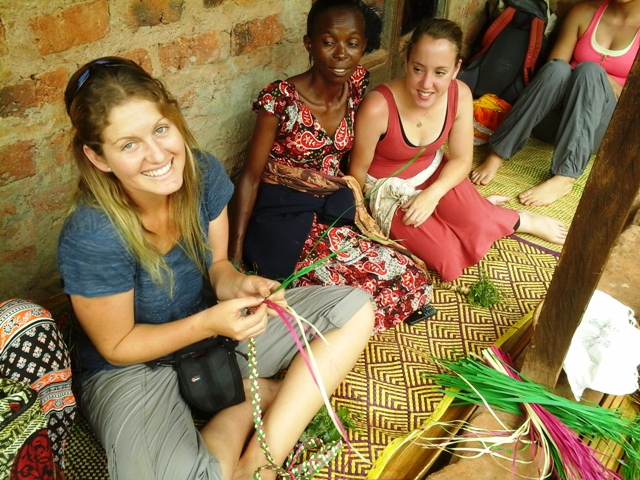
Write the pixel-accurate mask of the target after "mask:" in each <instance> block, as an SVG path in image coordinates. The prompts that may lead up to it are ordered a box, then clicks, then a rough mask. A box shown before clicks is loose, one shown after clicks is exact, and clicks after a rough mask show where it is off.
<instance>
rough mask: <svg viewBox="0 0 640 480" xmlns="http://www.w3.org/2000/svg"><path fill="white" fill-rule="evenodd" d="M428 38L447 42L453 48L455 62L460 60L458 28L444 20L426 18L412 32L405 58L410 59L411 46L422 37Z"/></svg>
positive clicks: (460, 33) (459, 34) (455, 24)
mask: <svg viewBox="0 0 640 480" xmlns="http://www.w3.org/2000/svg"><path fill="white" fill-rule="evenodd" d="M427 35H428V36H430V37H432V38H435V39H436V40H441V39H443V40H448V41H449V42H451V44H452V45H453V47H454V50H455V53H456V62H457V61H458V60H460V59H462V48H463V47H462V37H463V35H462V30H461V29H460V26H459V25H458V24H457V23H456V22H453V21H451V20H447V19H446V18H426V19H424V20H422V21H421V22H420V23H419V24H418V26H417V27H416V28H415V30H414V31H413V34H412V35H411V39H410V40H409V43H408V44H407V55H406V58H407V60H409V59H410V58H411V50H412V48H413V46H414V45H415V44H416V43H418V41H419V40H420V39H421V38H422V37H424V36H427Z"/></svg>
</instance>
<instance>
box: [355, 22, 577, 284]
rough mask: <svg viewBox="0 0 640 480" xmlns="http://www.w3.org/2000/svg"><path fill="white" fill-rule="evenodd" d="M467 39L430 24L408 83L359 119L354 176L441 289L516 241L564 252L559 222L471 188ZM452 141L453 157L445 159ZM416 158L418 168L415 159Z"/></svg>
mask: <svg viewBox="0 0 640 480" xmlns="http://www.w3.org/2000/svg"><path fill="white" fill-rule="evenodd" d="M461 45H462V31H461V30H460V27H459V26H458V25H457V24H455V23H454V22H452V21H450V20H445V19H433V18H432V19H427V20H425V21H423V22H422V23H421V24H420V25H419V26H418V27H417V28H416V30H415V31H414V33H413V36H412V38H411V40H410V42H409V45H408V48H407V57H406V76H405V77H404V78H398V79H395V80H392V81H390V82H388V83H386V84H384V85H381V86H379V87H378V88H376V89H375V90H374V91H372V92H371V93H370V94H368V95H367V96H366V97H365V99H364V101H363V102H362V104H361V106H360V109H359V110H358V112H357V113H356V124H355V144H354V147H353V150H352V152H351V163H350V167H349V173H350V174H351V175H353V176H354V177H355V178H356V179H357V180H358V182H359V183H360V185H362V186H363V188H364V189H365V193H369V199H370V201H369V204H370V207H371V210H372V213H373V216H374V218H376V220H377V221H378V223H379V224H380V226H381V228H382V230H383V232H385V233H388V234H389V236H390V237H391V238H394V239H398V240H401V242H402V244H403V245H404V246H405V247H407V248H408V249H409V250H410V251H411V252H412V253H414V254H415V255H417V256H418V257H420V258H422V260H424V262H425V263H426V264H427V266H428V267H429V268H430V269H433V270H436V271H437V272H439V273H440V275H441V277H442V280H443V281H450V280H453V279H455V278H457V277H458V276H459V275H460V274H461V273H462V270H463V269H464V268H466V267H468V266H471V265H474V264H475V263H477V262H478V261H479V260H480V259H481V258H482V257H483V256H484V255H485V253H486V252H487V250H488V249H489V247H490V246H491V244H492V243H493V242H494V241H495V240H497V239H499V238H502V237H504V236H506V235H510V234H512V233H513V232H514V231H518V232H523V233H530V234H533V235H536V236H539V237H541V238H544V239H545V240H548V241H551V242H555V243H560V244H561V243H564V239H565V236H566V228H565V227H564V225H562V224H561V223H560V222H558V221H556V220H554V219H552V218H550V217H545V216H542V215H537V214H534V213H532V212H527V211H523V212H516V211H515V210H509V209H506V208H502V207H500V206H497V205H496V203H504V202H505V201H507V200H508V199H507V198H506V197H498V196H493V197H489V198H488V199H485V198H484V197H482V196H481V195H480V194H479V193H478V191H477V190H476V188H475V187H474V186H473V185H472V184H471V182H470V181H469V180H468V178H467V176H468V175H469V171H470V169H471V161H472V155H473V108H472V103H473V99H472V96H471V91H470V90H469V88H468V87H467V86H466V85H465V84H464V83H462V82H460V81H458V80H456V78H455V77H456V75H457V74H458V71H459V69H460V63H461V60H460V51H461ZM446 141H448V145H449V154H448V155H445V154H444V153H443V150H442V146H443V144H444V143H445V142H446ZM416 156H417V158H416V159H415V160H414V161H412V159H413V158H414V157H416Z"/></svg>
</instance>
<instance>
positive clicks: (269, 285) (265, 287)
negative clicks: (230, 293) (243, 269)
mask: <svg viewBox="0 0 640 480" xmlns="http://www.w3.org/2000/svg"><path fill="white" fill-rule="evenodd" d="M278 287H280V283H278V282H276V281H275V280H269V279H268V278H264V277H259V276H257V275H247V276H245V278H244V279H243V280H242V282H241V284H240V287H239V288H238V297H246V296H256V295H259V296H261V297H262V298H268V299H269V300H271V301H272V302H274V303H277V304H278V305H280V306H281V307H282V308H286V307H287V300H286V299H285V298H284V288H281V289H280V290H278ZM276 290H277V291H276ZM267 312H268V313H269V315H270V316H272V317H275V316H277V313H276V312H275V311H274V310H272V309H271V308H267Z"/></svg>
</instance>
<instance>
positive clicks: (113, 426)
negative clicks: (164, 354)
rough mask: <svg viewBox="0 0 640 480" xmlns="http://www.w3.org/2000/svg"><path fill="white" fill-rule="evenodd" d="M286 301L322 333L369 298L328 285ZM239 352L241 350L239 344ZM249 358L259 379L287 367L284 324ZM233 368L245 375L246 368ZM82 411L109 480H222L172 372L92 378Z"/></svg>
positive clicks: (125, 371) (273, 324)
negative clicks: (99, 447)
mask: <svg viewBox="0 0 640 480" xmlns="http://www.w3.org/2000/svg"><path fill="white" fill-rule="evenodd" d="M287 301H288V303H289V305H291V306H292V307H293V308H294V309H295V310H296V312H297V313H298V314H300V315H301V316H302V317H304V318H306V319H307V320H309V321H310V322H312V323H313V324H314V325H315V326H316V327H317V328H318V329H319V330H320V331H321V332H325V333H326V332H329V331H331V330H334V329H336V328H340V327H341V326H343V325H344V324H346V323H347V321H348V320H349V319H350V318H351V317H353V315H354V314H355V313H356V312H357V311H358V310H360V308H361V307H362V306H363V305H364V304H365V303H366V302H368V301H370V298H369V295H368V294H367V293H365V292H364V291H362V290H356V289H353V288H350V287H335V286H330V287H304V288H297V289H292V290H289V291H288V292H287ZM309 336H311V334H309ZM240 349H241V350H242V349H244V350H245V351H246V342H242V343H241V345H240ZM256 352H257V355H258V358H257V365H258V370H259V374H260V376H261V377H269V376H272V375H274V374H275V373H277V372H278V371H279V370H280V369H281V368H283V367H285V366H287V365H289V363H290V362H291V360H292V359H293V357H294V356H295V355H296V353H297V349H296V346H295V343H294V340H293V338H292V337H291V334H290V333H289V331H288V330H287V329H286V326H285V325H284V322H282V321H281V320H280V319H270V320H269V324H268V326H267V330H266V331H265V332H264V333H263V334H262V335H259V336H257V337H256ZM239 363H240V366H241V368H242V371H243V375H244V376H245V377H246V376H248V371H247V368H246V362H244V360H241V359H240V358H239ZM82 406H83V409H84V413H85V415H86V417H87V419H88V421H89V423H90V424H91V426H92V427H93V430H94V431H95V433H96V435H97V436H98V438H99V440H100V442H101V443H102V445H103V447H104V449H105V451H106V454H107V460H108V468H109V474H110V476H111V479H112V480H126V479H130V480H195V479H198V480H213V479H220V478H221V471H220V466H219V464H218V461H217V459H216V458H215V457H214V456H213V455H212V454H211V453H210V452H209V450H208V449H207V446H206V445H205V443H204V441H203V439H202V437H201V435H200V433H199V432H198V430H197V429H196V428H195V426H194V423H193V418H192V416H191V411H190V410H189V407H188V405H187V404H186V403H185V402H184V400H183V399H182V397H181V396H180V392H179V388H178V379H177V376H176V373H175V371H174V370H173V368H171V367H158V368H156V369H155V370H152V369H150V368H149V367H147V366H145V365H132V366H129V367H124V368H118V369H113V370H105V371H102V372H99V373H97V374H96V375H94V376H93V377H91V378H90V379H89V380H87V381H86V382H84V384H83V397H82Z"/></svg>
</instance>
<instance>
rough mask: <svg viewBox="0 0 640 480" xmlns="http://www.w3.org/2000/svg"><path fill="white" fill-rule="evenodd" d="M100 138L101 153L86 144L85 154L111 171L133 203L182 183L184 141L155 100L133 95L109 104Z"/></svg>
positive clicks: (169, 191) (155, 198) (151, 198)
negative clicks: (106, 122) (123, 100)
mask: <svg viewBox="0 0 640 480" xmlns="http://www.w3.org/2000/svg"><path fill="white" fill-rule="evenodd" d="M102 140H103V144H102V150H103V154H102V156H99V155H98V154H97V153H96V152H95V151H94V150H92V149H91V148H89V147H88V146H86V145H85V146H84V152H85V154H86V155H87V157H88V158H89V160H91V162H92V163H93V165H94V166H95V167H96V168H98V169H99V170H101V171H103V172H111V173H112V174H113V175H115V176H116V177H117V178H118V180H119V181H120V183H121V184H122V187H123V188H124V189H125V191H126V192H127V193H128V194H129V196H130V197H131V198H132V200H133V201H134V202H135V203H136V204H137V205H139V206H142V205H145V204H148V203H149V202H157V201H158V200H161V199H163V198H166V197H168V196H169V195H171V194H172V193H175V192H176V191H178V190H179V189H180V187H182V182H183V171H184V167H185V161H186V147H185V142H184V139H183V137H182V134H181V133H180V131H179V130H178V128H177V126H176V125H175V124H174V123H173V122H172V121H171V120H169V119H167V118H165V117H164V116H163V115H162V113H161V112H160V110H159V109H158V106H157V105H156V104H155V103H153V102H151V101H149V100H142V99H135V98H134V99H132V100H129V101H127V102H126V103H124V104H121V105H119V106H117V107H114V108H112V109H111V111H110V113H109V116H108V124H107V127H106V128H105V129H104V130H103V132H102Z"/></svg>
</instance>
